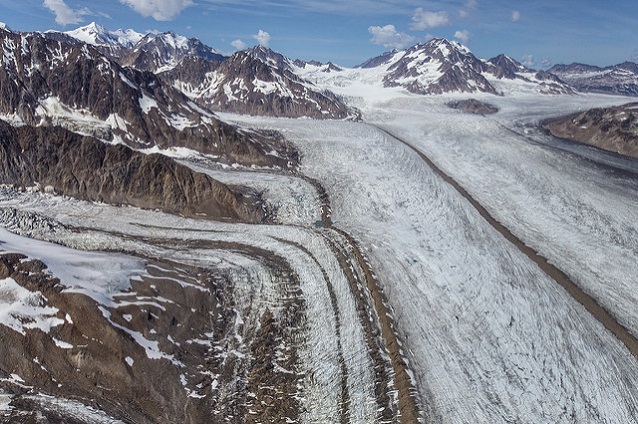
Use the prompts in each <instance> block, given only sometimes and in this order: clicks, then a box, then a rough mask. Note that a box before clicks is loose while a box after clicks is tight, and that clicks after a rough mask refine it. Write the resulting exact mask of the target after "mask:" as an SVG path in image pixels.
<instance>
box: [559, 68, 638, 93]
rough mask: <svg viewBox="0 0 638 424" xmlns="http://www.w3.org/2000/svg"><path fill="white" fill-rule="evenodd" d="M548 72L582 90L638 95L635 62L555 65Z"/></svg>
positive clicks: (637, 71) (637, 69) (637, 77)
mask: <svg viewBox="0 0 638 424" xmlns="http://www.w3.org/2000/svg"><path fill="white" fill-rule="evenodd" d="M548 72H550V73H552V74H554V75H556V76H558V77H559V78H561V79H562V80H563V81H565V82H567V83H568V84H570V85H571V86H573V87H574V88H576V89H577V90H579V91H582V92H588V93H606V94H620V95H623V96H638V64H635V63H633V62H624V63H621V64H618V65H614V66H607V67H605V68H600V67H598V66H591V65H583V64H580V63H572V64H571V65H555V66H553V67H552V68H550V69H549V70H548Z"/></svg>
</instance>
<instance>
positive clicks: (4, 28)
mask: <svg viewBox="0 0 638 424" xmlns="http://www.w3.org/2000/svg"><path fill="white" fill-rule="evenodd" d="M0 29H3V30H5V31H9V32H12V31H11V28H9V25H7V24H5V23H4V22H0Z"/></svg>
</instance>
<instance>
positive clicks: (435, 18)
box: [410, 7, 450, 31]
mask: <svg viewBox="0 0 638 424" xmlns="http://www.w3.org/2000/svg"><path fill="white" fill-rule="evenodd" d="M449 23H450V18H449V16H448V14H447V12H445V11H439V12H429V11H427V10H424V9H423V8H422V7H418V8H417V9H415V10H414V14H413V15H412V24H411V25H410V29H411V30H414V31H423V30H426V29H430V28H438V27H442V26H445V25H448V24H449Z"/></svg>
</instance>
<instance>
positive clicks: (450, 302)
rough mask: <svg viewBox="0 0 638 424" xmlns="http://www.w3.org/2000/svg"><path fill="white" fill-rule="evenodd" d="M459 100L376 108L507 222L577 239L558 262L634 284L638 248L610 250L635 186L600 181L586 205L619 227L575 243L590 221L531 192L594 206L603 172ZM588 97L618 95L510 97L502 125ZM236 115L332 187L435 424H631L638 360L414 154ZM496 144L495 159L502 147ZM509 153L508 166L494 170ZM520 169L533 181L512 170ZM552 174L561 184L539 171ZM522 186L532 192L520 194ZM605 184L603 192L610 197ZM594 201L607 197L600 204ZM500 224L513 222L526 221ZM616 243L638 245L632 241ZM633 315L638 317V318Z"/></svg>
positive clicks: (336, 208) (342, 134)
mask: <svg viewBox="0 0 638 424" xmlns="http://www.w3.org/2000/svg"><path fill="white" fill-rule="evenodd" d="M450 98H454V96H447V97H437V98H425V99H418V98H416V97H414V96H410V97H407V96H404V97H402V98H400V99H396V100H393V101H392V102H389V103H387V104H384V105H383V108H380V109H375V108H373V107H369V108H368V109H367V110H364V111H365V112H366V114H367V116H368V117H372V118H373V119H374V120H376V121H377V122H379V123H380V124H383V125H384V126H387V127H390V128H391V129H392V130H394V131H398V132H399V131H400V134H401V135H404V136H406V137H407V138H409V139H410V140H411V141H413V142H415V144H416V145H417V146H418V147H421V146H423V148H424V150H426V151H427V153H428V154H430V153H431V154H432V155H433V157H434V159H437V160H440V161H441V164H442V166H443V167H444V168H445V169H446V170H449V171H451V173H452V175H454V176H455V177H456V176H458V177H459V179H460V181H461V182H462V183H469V188H470V189H471V188H472V187H480V188H481V191H480V192H479V193H482V194H481V195H480V196H479V198H480V199H481V200H482V201H484V202H485V203H486V205H487V206H488V207H489V209H490V211H494V213H495V214H496V211H499V212H498V215H497V216H499V218H500V217H501V216H506V215H507V214H510V213H511V211H512V210H518V213H517V215H516V219H517V220H518V222H519V224H518V225H519V226H521V225H523V223H524V222H525V221H529V220H530V219H535V220H537V221H536V222H537V224H535V225H534V227H533V228H535V229H536V233H535V234H541V235H543V234H545V235H546V236H549V237H551V238H552V242H553V243H554V242H556V243H557V244H555V246H558V245H559V244H558V242H557V241H555V240H557V239H561V238H562V237H563V238H565V239H566V240H563V242H562V246H561V247H558V248H556V250H557V251H559V250H560V251H561V252H562V256H564V257H568V256H569V255H567V254H566V253H570V254H571V255H574V256H576V257H579V256H580V257H581V258H582V259H583V261H584V260H586V259H587V258H588V257H591V256H592V255H593V256H594V257H600V258H602V257H606V258H607V262H606V265H605V264H604V263H602V261H601V263H599V264H598V265H595V267H596V268H598V269H602V270H605V272H612V273H613V272H614V271H613V270H612V269H610V268H612V267H613V266H616V265H618V266H619V267H620V269H621V270H622V271H621V272H626V274H625V275H624V277H623V276H621V275H620V274H621V273H618V275H616V274H615V275H614V276H612V277H611V278H609V280H608V281H609V283H608V284H610V285H611V286H610V287H607V286H606V285H602V284H601V285H600V286H601V287H607V288H606V289H605V290H607V291H608V292H610V293H614V292H617V291H618V290H620V291H621V292H622V290H623V289H622V287H623V286H625V285H626V286H628V287H633V284H634V278H633V277H632V276H634V275H637V274H636V272H635V266H636V263H637V261H636V254H635V253H632V250H631V249H630V250H628V251H627V250H625V253H624V255H623V256H617V255H615V254H614V255H612V258H613V259H610V257H609V256H608V255H607V253H609V250H607V249H608V248H613V249H616V247H614V246H618V247H621V250H622V249H625V248H623V247H622V246H623V242H622V241H621V243H620V244H619V243H617V242H615V243H602V244H601V240H603V239H604V238H602V237H601V236H603V237H604V234H605V232H609V231H614V232H615V234H619V235H620V234H632V231H633V230H632V229H631V226H632V225H634V223H635V222H638V221H636V220H635V219H629V220H627V219H626V218H625V217H626V216H627V214H630V215H629V216H633V215H631V214H633V213H635V211H636V210H638V209H637V208H635V207H633V206H632V205H634V203H633V202H634V201H635V199H636V197H635V196H634V194H633V193H634V192H633V191H632V189H630V188H629V191H627V190H628V188H624V189H621V188H620V187H621V186H622V184H620V185H619V186H618V187H617V189H615V190H614V191H613V192H612V193H609V195H607V194H605V192H603V191H602V190H604V189H605V188H607V189H608V188H609V184H610V180H609V178H607V179H606V180H603V179H602V178H598V179H597V182H596V183H594V192H593V193H592V195H591V196H589V195H588V198H590V204H598V206H597V208H598V207H601V206H600V205H602V204H604V205H607V206H605V207H604V208H605V209H606V212H605V216H606V217H608V218H607V221H600V225H599V230H597V231H598V234H599V238H598V239H596V240H594V241H595V243H593V244H592V243H590V244H582V243H581V244H579V243H578V242H575V241H573V240H570V238H571V237H574V236H577V237H579V238H580V239H581V240H583V239H582V237H583V235H584V234H586V233H587V232H589V231H590V230H589V229H588V225H583V224H586V223H587V222H588V221H583V220H581V215H580V214H576V215H573V216H570V215H569V214H565V213H561V212H564V210H561V209H557V208H555V209H554V210H553V211H552V214H553V215H550V214H549V213H545V214H539V213H538V212H537V210H539V209H541V210H542V209H543V205H544V204H547V202H546V200H544V199H543V198H542V197H535V196H536V195H535V194H534V193H539V194H541V193H543V192H544V190H547V191H548V192H549V193H550V194H551V190H554V189H556V190H559V191H558V192H557V193H556V195H555V197H556V200H559V199H560V201H561V202H563V204H565V202H566V201H567V200H564V199H570V198H574V197H576V196H578V197H582V196H583V193H586V192H588V191H590V190H591V189H592V188H591V187H590V185H591V183H592V180H591V178H583V177H584V176H583V173H585V175H589V176H591V175H592V173H594V172H595V171H596V166H595V165H592V164H589V165H587V163H583V161H572V162H570V161H564V155H565V154H564V153H561V152H558V153H556V152H554V151H547V149H545V148H543V147H541V146H538V145H536V144H533V143H528V142H523V141H522V140H520V137H519V136H515V135H514V136H513V135H512V134H511V133H510V132H508V131H507V130H503V129H502V127H501V126H499V123H498V122H494V121H488V120H486V119H485V118H481V117H468V116H466V115H461V114H460V113H458V112H456V111H452V110H450V109H449V108H447V107H446V106H445V102H447V101H448V100H449V99H450ZM490 99H491V100H492V97H490ZM588 101H589V102H592V103H593V102H605V101H606V102H617V101H618V99H611V98H604V99H602V98H587V99H583V98H576V99H569V100H567V101H566V102H567V103H562V104H560V105H559V104H557V99H556V98H553V99H551V100H547V101H543V100H541V97H540V96H529V97H527V98H518V99H516V100H512V101H509V103H506V102H505V101H503V102H500V103H501V104H499V106H501V107H502V110H503V111H504V112H503V113H502V114H500V115H497V118H501V117H503V119H504V118H505V117H508V119H514V117H515V116H519V113H520V111H521V108H525V107H526V106H529V107H530V108H531V109H532V110H533V111H534V113H537V114H538V115H537V116H547V115H548V114H551V113H556V112H557V111H559V110H560V111H564V110H568V108H578V107H585V106H586V105H587V104H588V103H589V102H588ZM517 102H520V103H517ZM519 105H520V106H519ZM534 105H537V106H536V107H533V106H534ZM364 116H365V115H364ZM237 121H239V122H245V123H246V122H247V123H249V124H250V125H253V126H260V125H261V126H263V127H265V128H271V129H275V128H276V129H278V130H280V131H283V133H284V134H285V135H286V136H287V137H288V138H289V139H290V140H291V141H293V142H294V143H295V144H296V145H298V146H300V148H301V152H302V156H303V157H304V166H303V168H302V172H304V173H306V174H309V175H310V176H312V177H314V178H317V179H319V180H320V181H322V182H323V183H324V185H325V186H326V188H327V190H328V192H329V194H330V198H331V201H332V208H333V221H334V222H335V225H337V226H339V227H340V228H344V229H346V230H347V231H348V232H350V233H351V234H353V235H354V236H355V237H356V238H357V239H358V240H359V242H360V243H362V245H363V246H365V247H366V248H367V250H366V252H365V253H366V255H367V256H368V257H369V259H370V261H371V264H372V267H373V269H374V270H375V271H376V272H377V274H378V275H379V278H380V280H381V282H382V283H383V286H384V290H385V292H386V294H387V296H388V298H389V301H390V304H391V305H392V306H394V314H395V318H396V320H397V322H398V327H399V328H400V329H401V331H402V333H403V339H404V345H405V348H406V351H407V352H409V359H410V363H411V364H412V371H414V374H415V378H416V380H417V382H418V387H419V390H420V396H421V400H422V405H426V407H427V408H428V409H427V410H426V418H429V419H431V420H434V421H441V422H451V423H454V422H506V421H516V422H539V421H542V422H546V421H547V422H571V421H574V420H575V421H579V422H582V421H592V420H593V421H597V420H599V419H601V417H604V418H602V419H603V420H608V421H610V422H632V421H633V420H634V419H635V417H636V411H637V410H638V390H637V389H636V386H635V385H634V384H633V382H632V381H634V380H635V378H636V377H638V364H637V362H636V359H635V358H634V357H633V356H631V354H630V353H629V352H628V351H627V350H626V348H625V347H624V346H623V345H622V344H621V343H620V342H619V341H618V340H617V339H616V338H614V337H613V336H612V335H611V334H610V333H609V332H608V331H607V330H605V329H604V328H603V326H602V325H601V324H600V323H599V322H598V321H596V320H595V319H594V318H593V317H592V316H591V315H589V313H587V312H586V311H585V310H584V309H583V308H582V307H581V306H580V305H579V304H578V303H576V302H575V301H574V300H573V299H571V298H570V297H569V296H568V295H567V294H566V292H565V291H564V290H563V289H562V288H560V287H559V286H558V285H557V284H556V283H555V282H554V281H553V280H551V279H550V278H549V277H548V276H547V275H545V274H544V273H542V272H541V271H540V270H539V269H538V268H537V267H536V265H535V264H533V263H531V262H530V261H529V260H528V259H527V257H525V256H524V255H522V254H521V253H520V252H519V251H518V250H517V249H516V248H515V247H514V246H513V245H511V244H510V243H509V242H507V241H506V240H505V239H504V238H503V237H502V236H500V234H498V233H497V232H496V231H495V230H494V229H493V228H491V227H490V226H489V225H488V224H487V223H486V222H485V221H484V220H483V219H482V218H481V217H480V216H479V215H478V213H477V212H476V211H475V210H474V209H473V208H472V207H471V205H470V204H469V203H468V202H467V201H465V200H464V199H462V198H461V196H460V195H459V194H458V193H457V192H456V191H455V190H454V189H452V188H451V187H450V186H449V185H447V184H446V183H444V182H443V181H442V180H441V179H440V178H439V177H438V176H437V175H435V174H434V173H433V172H432V171H431V170H430V169H429V168H428V167H427V166H425V165H424V163H423V161H422V160H421V159H420V158H419V157H418V156H417V155H416V154H415V153H414V152H412V151H411V150H409V149H408V148H406V147H405V146H403V145H401V144H400V143H398V142H396V140H393V139H392V138H390V137H388V136H387V135H385V134H383V133H382V132H380V131H378V130H377V129H375V128H373V127H370V126H369V125H365V124H354V123H337V122H331V123H316V122H300V121H294V120H273V119H260V118H246V117H241V118H240V117H237ZM317 140H321V142H320V143H319V142H317ZM496 144H497V145H498V148H499V150H497V149H496V148H495V147H493V146H494V145H496ZM426 147H427V149H425V148H426ZM497 153H498V154H497ZM499 157H502V160H498V161H495V160H494V159H497V158H499ZM552 157H555V158H556V159H552ZM507 161H509V163H507ZM558 161H560V162H558ZM495 162H496V163H495ZM548 162H549V164H551V167H550V165H549V164H548V165H546V164H547V163H548ZM539 166H540V169H539V168H538V167H539ZM552 167H553V169H552ZM519 169H523V170H527V169H529V172H526V173H525V174H524V176H520V174H514V175H512V176H509V175H508V172H512V171H514V170H519ZM543 172H549V174H548V175H547V176H546V177H543ZM572 173H573V174H572ZM572 175H573V177H572ZM566 178H567V180H566ZM594 181H596V180H594ZM550 182H551V185H548V184H549V183H550ZM603 182H606V184H602V183H603ZM512 184H518V185H522V187H520V188H519V189H518V190H516V189H514V188H515V186H513V185H512ZM596 184H601V188H600V190H601V191H599V192H598V193H596V191H597V190H598V188H596V187H595V185H596ZM624 184H625V185H626V184H628V182H627V181H624ZM534 185H535V187H533V186H534ZM471 191H472V192H473V194H474V190H471ZM488 193H492V194H491V195H488ZM528 193H529V194H528ZM496 194H498V195H499V197H500V200H499V201H498V202H497V201H496V199H495V198H496ZM596 196H598V199H599V200H598V201H597V203H593V201H592V200H591V199H593V198H595V197H596ZM517 199H521V200H517ZM516 203H518V205H520V206H517V205H516ZM575 206H582V203H580V204H579V203H577V204H576V205H575ZM575 210H578V209H575ZM590 210H591V208H590ZM594 210H595V209H594ZM550 218H551V221H549V222H553V221H554V220H556V219H557V218H560V219H561V220H563V222H565V223H569V224H570V225H569V227H568V228H565V229H561V227H560V226H559V227H552V226H549V224H548V223H547V222H546V223H545V224H544V225H542V224H541V222H542V221H543V220H547V219H550ZM609 219H612V220H611V221H610V220H609ZM503 221H504V222H506V223H507V224H508V225H509V224H512V225H513V224H514V219H509V220H505V219H504V220H503ZM513 226H514V228H515V229H516V228H518V227H517V226H516V225H513ZM549 228H552V230H550V231H548V229H549ZM604 229H606V230H604ZM626 231H628V232H626ZM564 233H566V234H564ZM523 234H525V233H523ZM537 237H539V236H537ZM524 240H527V238H524ZM608 240H613V238H608ZM619 240H625V242H624V243H627V242H628V243H634V241H635V240H636V238H634V237H633V236H632V237H629V236H621V238H620V239H619ZM589 241H590V242H591V241H592V239H591V238H590V239H589ZM630 246H631V244H630ZM598 249H600V250H598ZM596 251H599V252H600V254H597V253H595V252H596ZM548 256H549V257H550V258H551V259H554V256H552V255H548ZM617 258H618V260H616V259H617ZM624 258H627V261H625V259H624ZM414 259H416V261H415V260H414ZM631 259H633V261H632V260H631ZM556 263H558V261H556ZM611 264H613V266H612V265H611ZM590 269H591V267H590ZM598 275H600V274H598ZM619 278H620V279H619ZM594 283H596V284H598V280H594ZM619 283H620V284H619ZM625 295H626V296H627V299H626V305H630V304H634V305H635V302H633V301H632V294H631V292H630V291H628V292H627V293H625ZM616 300H617V302H619V301H621V299H616ZM632 302H633V303H632ZM617 304H618V303H617ZM619 309H621V310H622V309H626V308H624V307H620V308H619ZM627 313H628V314H629V313H630V311H629V310H627ZM631 316H632V317H635V308H633V312H631ZM602 387H604V388H605V389H604V390H601V388H602Z"/></svg>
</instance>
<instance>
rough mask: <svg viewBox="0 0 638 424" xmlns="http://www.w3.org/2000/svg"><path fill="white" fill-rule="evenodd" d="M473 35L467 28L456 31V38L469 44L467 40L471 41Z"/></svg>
mask: <svg viewBox="0 0 638 424" xmlns="http://www.w3.org/2000/svg"><path fill="white" fill-rule="evenodd" d="M471 37H472V34H471V33H470V31H468V30H466V29H464V30H459V31H456V32H455V33H454V38H456V39H458V40H460V41H461V43H463V44H467V42H468V41H470V38H471Z"/></svg>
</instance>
